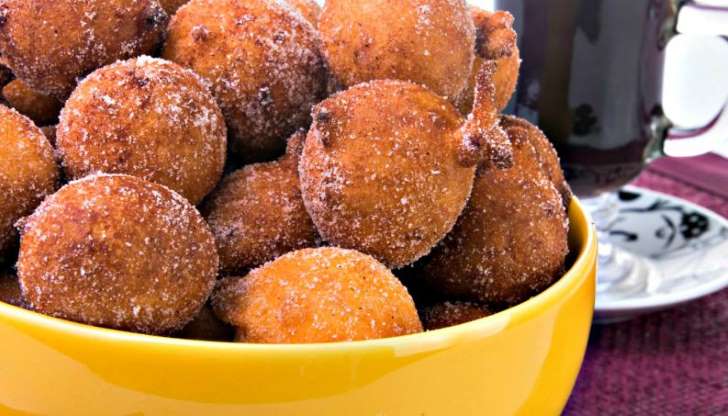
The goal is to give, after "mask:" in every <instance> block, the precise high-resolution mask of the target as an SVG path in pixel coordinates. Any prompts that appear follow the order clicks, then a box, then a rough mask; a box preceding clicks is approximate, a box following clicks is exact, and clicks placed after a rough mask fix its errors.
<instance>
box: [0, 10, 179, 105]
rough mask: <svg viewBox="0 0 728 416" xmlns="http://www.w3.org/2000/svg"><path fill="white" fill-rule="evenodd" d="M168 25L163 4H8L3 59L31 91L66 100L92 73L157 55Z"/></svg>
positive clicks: (0, 41)
mask: <svg viewBox="0 0 728 416" xmlns="http://www.w3.org/2000/svg"><path fill="white" fill-rule="evenodd" d="M167 20H168V18H167V14H166V13H165V12H164V10H163V9H162V7H161V6H160V5H159V3H158V2H157V0H86V1H77V0H2V1H0V54H1V55H2V60H3V63H5V64H6V65H7V66H8V67H10V68H11V69H12V71H13V73H14V74H15V76H17V77H18V78H20V79H22V80H23V81H25V82H26V83H27V84H28V85H29V86H30V87H31V88H33V89H35V90H36V91H38V92H40V93H42V94H46V95H53V96H55V97H57V98H59V99H65V98H66V97H68V95H69V94H70V93H71V91H72V90H73V88H74V86H75V85H76V79H77V78H79V77H81V76H83V75H85V74H87V73H88V72H90V71H93V70H94V69H96V68H98V67H100V66H102V65H106V64H110V63H112V62H114V61H115V60H117V59H126V58H130V57H132V56H136V55H139V54H142V53H150V52H152V51H153V50H154V49H155V48H156V47H157V45H158V44H159V43H160V41H161V40H162V35H163V31H164V28H165V27H166V25H167Z"/></svg>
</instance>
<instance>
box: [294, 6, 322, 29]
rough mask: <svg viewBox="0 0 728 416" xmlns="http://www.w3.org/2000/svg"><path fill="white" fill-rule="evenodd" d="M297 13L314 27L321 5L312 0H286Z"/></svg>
mask: <svg viewBox="0 0 728 416" xmlns="http://www.w3.org/2000/svg"><path fill="white" fill-rule="evenodd" d="M286 1H287V2H288V3H289V4H290V5H291V6H292V7H293V8H294V9H295V10H296V11H298V13H300V14H301V16H303V18H304V19H306V20H308V22H309V23H311V24H312V25H313V26H314V27H316V26H318V21H319V17H320V16H321V6H319V4H318V3H316V2H315V1H314V0H286Z"/></svg>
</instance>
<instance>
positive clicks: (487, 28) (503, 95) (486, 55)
mask: <svg viewBox="0 0 728 416" xmlns="http://www.w3.org/2000/svg"><path fill="white" fill-rule="evenodd" d="M470 13H471V15H472V18H473V22H474V23H475V33H476V42H475V61H474V63H473V71H472V73H471V74H470V80H469V82H468V87H467V88H466V89H465V90H464V92H463V94H462V95H461V97H460V99H459V104H458V108H460V111H461V112H462V113H463V114H467V113H469V112H470V111H471V109H472V107H473V97H474V90H475V86H476V81H477V75H478V72H479V71H480V69H481V68H482V66H483V65H484V64H486V63H492V64H493V65H495V71H494V74H493V79H494V82H495V105H496V108H497V110H498V111H502V110H503V109H504V108H505V107H506V105H507V104H508V101H510V99H511V96H512V95H513V92H514V91H515V89H516V84H517V82H518V71H519V69H520V67H521V57H520V52H519V50H518V44H517V36H516V32H515V31H514V30H513V16H512V15H511V14H510V13H508V12H506V11H496V12H489V11H485V10H482V9H479V8H477V7H470Z"/></svg>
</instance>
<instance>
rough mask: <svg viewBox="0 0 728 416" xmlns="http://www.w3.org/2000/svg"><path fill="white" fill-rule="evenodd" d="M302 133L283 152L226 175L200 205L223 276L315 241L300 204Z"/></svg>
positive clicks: (295, 136) (242, 271)
mask: <svg viewBox="0 0 728 416" xmlns="http://www.w3.org/2000/svg"><path fill="white" fill-rule="evenodd" d="M305 137H306V134H305V133H304V132H298V133H296V134H295V135H293V136H292V137H291V138H290V139H289V142H288V151H287V154H286V156H284V157H283V158H281V159H280V160H278V161H275V162H268V163H260V164H253V165H247V166H245V167H244V168H242V169H240V170H238V171H236V172H234V173H233V174H231V175H229V176H227V177H226V178H225V179H224V180H223V181H222V183H221V184H220V186H219V187H218V188H217V189H216V190H215V192H213V193H212V195H210V197H209V199H208V200H207V202H206V203H205V206H204V208H203V210H202V211H203V214H204V216H205V218H206V219H207V222H208V224H210V228H211V229H212V233H213V234H214V235H215V242H216V243H217V249H218V253H219V254H220V265H221V268H222V272H223V273H225V274H232V273H246V272H247V271H248V270H249V269H251V268H253V267H257V266H260V265H261V264H263V263H265V262H267V261H270V260H273V259H275V258H276V257H278V256H280V255H282V254H285V253H287V252H289V251H293V250H297V249H300V248H305V247H312V246H314V245H315V244H316V229H315V228H314V225H313V222H311V218H310V217H309V216H308V213H307V212H306V208H305V207H304V206H303V199H301V190H300V187H299V184H298V158H299V154H300V151H301V147H302V146H303V140H304V138H305Z"/></svg>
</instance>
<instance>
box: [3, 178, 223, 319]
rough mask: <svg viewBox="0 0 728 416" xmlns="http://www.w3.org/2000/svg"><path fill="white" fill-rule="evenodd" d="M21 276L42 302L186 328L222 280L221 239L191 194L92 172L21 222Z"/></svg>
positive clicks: (57, 311)
mask: <svg viewBox="0 0 728 416" xmlns="http://www.w3.org/2000/svg"><path fill="white" fill-rule="evenodd" d="M17 268H18V276H19V277H20V284H21V287H22V291H23V297H24V298H25V299H26V301H28V303H29V304H30V305H31V306H32V308H33V309H35V310H37V311H39V312H42V313H45V314H48V315H52V316H57V317H62V318H65V319H69V320H73V321H77V322H83V323H87V324H92V325H98V326H106V327H112V328H119V329H126V330H131V331H137V332H143V333H168V332H171V331H174V330H177V329H180V328H182V327H183V326H184V325H185V324H187V323H188V322H189V321H190V320H192V318H194V317H195V316H196V315H197V313H198V312H199V310H200V308H201V307H202V305H203V304H204V303H205V301H206V300H207V298H208V296H209V294H210V292H211V291H212V288H213V286H214V283H215V279H216V277H217V271H218V257H217V253H216V252H215V241H214V239H213V236H212V233H211V232H210V230H209V228H208V227H207V224H205V222H204V220H203V219H202V217H201V216H200V214H199V213H198V212H197V210H196V209H195V208H194V207H193V206H192V205H191V204H190V203H189V202H188V201H187V200H186V199H185V198H183V197H182V196H181V195H179V194H177V193H175V192H173V191H171V190H170V189H168V188H166V187H164V186H162V185H158V184H155V183H152V182H148V181H146V180H143V179H140V178H137V177H134V176H127V175H99V176H87V177H86V178H84V179H81V180H79V181H75V182H71V183H70V184H68V185H66V186H64V187H63V188H61V189H60V190H59V191H58V192H56V193H55V194H53V195H52V196H50V197H49V198H47V199H46V200H45V201H44V202H43V204H41V206H40V207H39V208H38V209H37V210H36V211H35V213H33V215H31V216H30V217H28V218H27V219H26V221H24V222H23V224H21V242H20V256H19V259H18V264H17Z"/></svg>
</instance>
